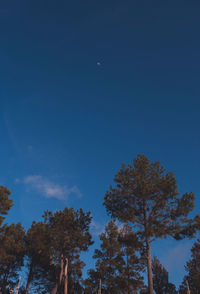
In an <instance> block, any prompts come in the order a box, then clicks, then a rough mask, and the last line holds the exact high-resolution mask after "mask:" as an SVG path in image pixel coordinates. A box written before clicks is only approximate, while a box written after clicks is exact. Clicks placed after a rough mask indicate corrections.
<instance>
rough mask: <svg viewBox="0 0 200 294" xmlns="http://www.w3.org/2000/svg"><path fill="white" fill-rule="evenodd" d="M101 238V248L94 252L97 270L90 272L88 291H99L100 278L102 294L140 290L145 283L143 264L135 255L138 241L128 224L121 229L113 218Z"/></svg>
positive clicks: (127, 293) (87, 282)
mask: <svg viewBox="0 0 200 294" xmlns="http://www.w3.org/2000/svg"><path fill="white" fill-rule="evenodd" d="M100 240H101V245H100V249H96V250H95V254H94V258H95V259H97V261H96V269H95V270H90V271H89V279H87V280H86V281H85V284H86V286H87V287H86V291H85V293H96V292H97V289H98V287H99V281H100V280H101V287H102V289H101V292H102V293H108V294H115V293H121V294H132V293H134V291H136V290H138V289H140V288H141V287H142V286H143V279H142V277H141V275H140V271H141V270H142V266H141V264H140V259H139V258H138V256H137V255H136V254H135V250H138V245H139V244H138V241H137V238H136V237H135V235H134V234H133V233H132V232H130V231H129V227H128V226H125V227H124V228H123V229H121V230H119V228H118V226H117V225H116V224H115V222H114V221H110V222H109V223H108V225H107V226H106V228H105V232H104V233H102V234H101V235H100Z"/></svg>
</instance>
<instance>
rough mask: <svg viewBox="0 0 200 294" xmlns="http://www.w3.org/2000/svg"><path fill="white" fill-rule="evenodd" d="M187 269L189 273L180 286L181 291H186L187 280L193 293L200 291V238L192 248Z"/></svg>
mask: <svg viewBox="0 0 200 294" xmlns="http://www.w3.org/2000/svg"><path fill="white" fill-rule="evenodd" d="M186 271H187V272H188V274H187V275H186V276H185V277H184V280H183V283H182V285H181V286H180V293H186V289H187V282H188V285H189V288H190V291H191V294H199V293H200V239H197V241H196V242H195V243H194V245H193V247H192V249H191V260H189V261H188V262H187V265H186Z"/></svg>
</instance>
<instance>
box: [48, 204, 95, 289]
mask: <svg viewBox="0 0 200 294" xmlns="http://www.w3.org/2000/svg"><path fill="white" fill-rule="evenodd" d="M44 219H45V223H46V225H47V226H48V229H49V232H50V239H51V264H52V267H53V269H54V272H55V275H54V277H53V278H52V276H51V278H50V280H51V282H54V285H55V286H54V288H53V289H52V291H51V293H52V294H54V293H59V292H60V291H64V285H65V287H66V288H67V289H68V292H69V293H77V294H78V293H81V292H82V286H81V284H80V280H81V275H82V268H83V266H84V263H83V262H82V261H81V259H80V254H81V252H82V251H86V250H87V249H88V247H89V246H90V245H91V244H93V242H92V240H91V235H90V233H89V225H90V222H91V216H90V213H84V212H83V210H82V209H80V210H78V211H75V210H74V209H73V208H70V209H69V208H65V209H64V210H63V211H57V212H55V213H54V214H53V213H52V212H49V211H47V212H45V214H44ZM66 262H67V263H68V275H67V279H64V281H63V277H64V268H65V266H66ZM62 293H63V292H62Z"/></svg>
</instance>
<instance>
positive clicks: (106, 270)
mask: <svg viewBox="0 0 200 294" xmlns="http://www.w3.org/2000/svg"><path fill="white" fill-rule="evenodd" d="M114 180H115V183H116V185H115V186H114V187H112V186H111V187H110V189H109V191H107V192H106V194H105V197H104V206H105V207H106V210H107V213H108V215H110V216H111V218H112V220H111V221H110V222H109V223H108V224H107V226H106V228H105V232H103V233H102V234H100V241H101V243H100V248H99V249H96V250H95V252H94V256H93V257H94V259H96V264H95V269H91V270H89V271H88V278H87V279H85V280H84V279H83V278H82V269H83V267H84V265H85V264H84V262H83V261H82V260H81V257H80V256H81V253H82V252H83V251H87V250H88V247H89V246H90V245H92V244H93V241H92V236H91V234H90V232H89V229H90V223H91V215H90V212H84V211H83V210H82V209H80V210H77V211H76V210H74V209H73V208H67V207H66V208H64V210H63V211H57V212H55V213H52V212H50V211H45V212H44V215H43V219H42V221H40V222H33V223H32V226H31V227H30V228H29V229H28V230H27V231H25V230H24V228H23V227H22V225H21V224H20V223H18V224H10V225H8V224H4V218H5V216H6V214H7V213H8V211H9V209H10V208H11V206H12V200H11V199H10V191H9V190H8V189H7V188H6V187H2V186H0V291H1V292H2V293H5V294H6V293H9V288H12V289H13V288H14V287H16V284H17V281H18V279H19V274H20V271H22V272H23V275H25V271H26V283H25V284H24V285H23V286H21V287H20V290H19V293H23V294H28V293H41V294H42V293H51V294H60V293H64V294H68V293H69V294H72V293H73V294H79V293H80V294H89V293H90V294H96V293H99V294H101V293H102V294H105V293H107V294H134V293H141V294H145V293H148V294H153V293H156V294H161V293H162V294H176V293H181V294H187V293H191V294H198V293H200V282H199V281H200V240H199V239H197V241H196V242H195V243H194V246H193V247H192V249H191V260H190V261H189V262H188V263H187V265H186V271H187V275H186V276H185V277H184V280H183V283H182V285H181V286H180V289H179V292H177V290H176V287H175V286H174V285H173V284H172V283H170V282H169V279H168V272H167V270H166V269H165V268H164V267H163V266H162V265H161V263H160V262H159V260H158V259H157V258H156V257H154V258H153V259H151V244H152V242H154V241H155V240H156V239H157V238H162V237H167V236H171V237H172V238H175V239H176V240H181V239H183V238H185V237H188V238H193V237H195V234H196V232H197V231H198V230H199V228H200V217H199V216H196V217H194V218H190V217H189V214H190V212H191V211H192V210H193V208H194V194H193V193H185V194H184V195H182V196H180V195H179V193H178V190H177V184H176V180H175V178H174V175H173V173H171V172H165V170H164V168H163V166H161V165H160V163H159V162H158V161H156V162H154V163H151V162H150V161H149V160H148V158H146V157H145V156H144V155H138V156H137V158H136V159H135V160H134V161H133V164H132V165H128V166H126V165H124V164H123V165H122V167H121V169H120V170H119V172H118V173H117V174H116V175H115V178H114ZM116 220H118V223H120V225H117V223H116ZM146 269H147V276H148V285H147V286H145V284H144V278H143V273H144V272H145V270H146Z"/></svg>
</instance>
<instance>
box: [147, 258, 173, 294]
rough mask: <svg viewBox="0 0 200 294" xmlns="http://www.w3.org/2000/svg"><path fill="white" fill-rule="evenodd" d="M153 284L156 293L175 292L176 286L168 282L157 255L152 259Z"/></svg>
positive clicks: (166, 274) (169, 293)
mask: <svg viewBox="0 0 200 294" xmlns="http://www.w3.org/2000/svg"><path fill="white" fill-rule="evenodd" d="M152 271H153V285H154V291H155V293H156V294H176V293H177V291H176V287H175V285H174V284H172V283H169V280H168V272H167V270H166V269H165V268H164V267H163V266H162V264H161V263H160V261H159V260H158V259H157V257H155V256H154V258H153V260H152Z"/></svg>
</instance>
